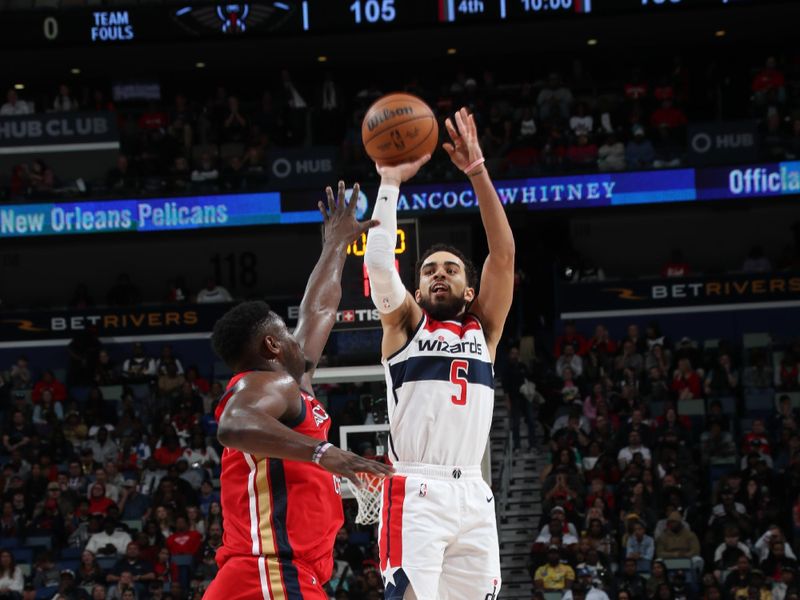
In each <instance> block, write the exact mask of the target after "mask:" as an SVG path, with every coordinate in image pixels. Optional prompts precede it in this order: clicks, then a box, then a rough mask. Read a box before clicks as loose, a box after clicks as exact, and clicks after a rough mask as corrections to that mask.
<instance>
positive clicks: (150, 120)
mask: <svg viewBox="0 0 800 600" xmlns="http://www.w3.org/2000/svg"><path fill="white" fill-rule="evenodd" d="M167 123H168V121H167V114H166V113H163V112H161V111H160V110H154V111H152V112H146V113H144V114H143V115H142V116H141V117H139V129H144V130H148V131H153V130H157V129H166V127H167Z"/></svg>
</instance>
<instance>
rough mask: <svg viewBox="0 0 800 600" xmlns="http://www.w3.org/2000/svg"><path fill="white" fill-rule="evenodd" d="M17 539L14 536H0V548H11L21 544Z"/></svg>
mask: <svg viewBox="0 0 800 600" xmlns="http://www.w3.org/2000/svg"><path fill="white" fill-rule="evenodd" d="M21 545H22V544H20V542H19V539H18V538H15V537H0V548H2V549H3V550H11V548H17V547H18V546H21Z"/></svg>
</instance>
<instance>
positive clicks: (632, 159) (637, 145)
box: [625, 125, 656, 169]
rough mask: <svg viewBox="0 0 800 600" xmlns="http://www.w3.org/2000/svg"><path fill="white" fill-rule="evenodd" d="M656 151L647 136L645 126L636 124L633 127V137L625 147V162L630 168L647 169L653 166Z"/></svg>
mask: <svg viewBox="0 0 800 600" xmlns="http://www.w3.org/2000/svg"><path fill="white" fill-rule="evenodd" d="M655 157H656V152H655V150H654V149H653V144H651V143H650V141H649V140H648V139H647V138H645V136H644V128H643V127H642V126H641V125H636V126H634V128H633V139H632V140H630V141H629V142H628V145H627V146H626V147H625V162H626V164H627V166H628V168H630V169H647V168H649V167H652V166H653V160H655Z"/></svg>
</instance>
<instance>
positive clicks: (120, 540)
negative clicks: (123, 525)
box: [86, 518, 131, 558]
mask: <svg viewBox="0 0 800 600" xmlns="http://www.w3.org/2000/svg"><path fill="white" fill-rule="evenodd" d="M130 543H131V536H130V535H128V534H127V533H126V532H125V531H122V530H121V529H117V522H116V521H115V520H114V519H111V518H106V520H105V522H104V524H103V530H102V531H100V532H98V533H95V534H92V536H91V537H90V538H89V542H88V543H87V544H86V550H88V551H89V552H92V553H93V554H94V555H95V556H97V555H103V556H114V557H117V558H119V557H121V556H122V555H124V554H125V550H126V549H127V548H128V544H130Z"/></svg>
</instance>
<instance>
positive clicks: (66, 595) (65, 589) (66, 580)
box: [52, 569, 89, 600]
mask: <svg viewBox="0 0 800 600" xmlns="http://www.w3.org/2000/svg"><path fill="white" fill-rule="evenodd" d="M88 598H89V594H87V593H86V590H84V589H83V588H80V587H78V586H77V585H75V571H73V570H72V569H62V570H61V579H60V581H59V583H58V591H57V592H56V593H55V595H54V596H53V599H52V600H88Z"/></svg>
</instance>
